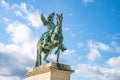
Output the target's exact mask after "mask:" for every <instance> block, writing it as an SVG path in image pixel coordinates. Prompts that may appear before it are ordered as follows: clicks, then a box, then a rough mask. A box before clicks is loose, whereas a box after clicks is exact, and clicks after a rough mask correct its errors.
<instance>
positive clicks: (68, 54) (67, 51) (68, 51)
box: [63, 50, 76, 56]
mask: <svg viewBox="0 0 120 80" xmlns="http://www.w3.org/2000/svg"><path fill="white" fill-rule="evenodd" d="M75 52H76V50H66V51H65V52H63V54H64V55H67V56H71V55H73V53H75Z"/></svg>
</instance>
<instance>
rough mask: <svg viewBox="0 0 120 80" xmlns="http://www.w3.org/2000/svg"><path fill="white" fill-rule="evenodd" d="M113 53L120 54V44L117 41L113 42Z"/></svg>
mask: <svg viewBox="0 0 120 80" xmlns="http://www.w3.org/2000/svg"><path fill="white" fill-rule="evenodd" d="M111 47H112V52H115V53H120V43H118V42H116V41H112V42H111Z"/></svg>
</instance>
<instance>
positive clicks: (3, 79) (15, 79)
mask: <svg viewBox="0 0 120 80" xmlns="http://www.w3.org/2000/svg"><path fill="white" fill-rule="evenodd" d="M0 80H21V78H19V77H17V76H1V75H0ZM22 80H27V79H22Z"/></svg>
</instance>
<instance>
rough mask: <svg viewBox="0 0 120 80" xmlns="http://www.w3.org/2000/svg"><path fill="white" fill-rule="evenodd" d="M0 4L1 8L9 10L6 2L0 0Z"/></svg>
mask: <svg viewBox="0 0 120 80" xmlns="http://www.w3.org/2000/svg"><path fill="white" fill-rule="evenodd" d="M0 4H1V6H3V7H6V8H9V4H8V3H7V2H5V0H0Z"/></svg>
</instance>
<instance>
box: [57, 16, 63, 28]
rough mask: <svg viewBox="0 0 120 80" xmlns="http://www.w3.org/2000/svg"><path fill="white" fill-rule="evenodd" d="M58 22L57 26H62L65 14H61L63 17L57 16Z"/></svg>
mask: <svg viewBox="0 0 120 80" xmlns="http://www.w3.org/2000/svg"><path fill="white" fill-rule="evenodd" d="M56 20H57V24H56V26H59V25H61V26H62V20H63V14H61V15H59V14H57V18H56Z"/></svg>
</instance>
